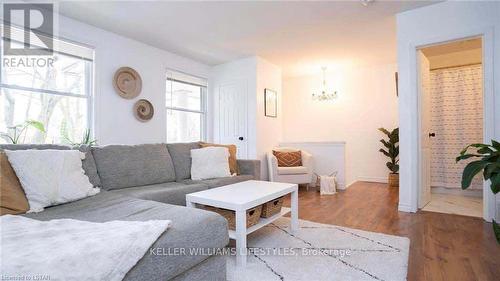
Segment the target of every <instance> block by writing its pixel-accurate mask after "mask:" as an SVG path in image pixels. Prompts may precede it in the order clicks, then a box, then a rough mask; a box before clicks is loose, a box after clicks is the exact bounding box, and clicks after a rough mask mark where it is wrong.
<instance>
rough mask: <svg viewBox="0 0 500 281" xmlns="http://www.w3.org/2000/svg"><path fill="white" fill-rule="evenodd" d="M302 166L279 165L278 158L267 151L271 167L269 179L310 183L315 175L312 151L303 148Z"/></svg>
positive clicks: (282, 149)
mask: <svg viewBox="0 0 500 281" xmlns="http://www.w3.org/2000/svg"><path fill="white" fill-rule="evenodd" d="M274 150H275V151H283V152H288V151H297V150H299V149H296V148H291V147H277V148H275V149H274ZM301 157H302V166H298V167H278V159H276V156H274V155H273V152H272V151H270V152H268V153H267V167H268V169H269V180H270V181H273V182H287V183H296V184H307V189H309V184H310V183H311V182H312V177H313V166H314V165H313V164H314V162H313V157H312V155H311V154H310V153H307V152H305V151H303V150H301Z"/></svg>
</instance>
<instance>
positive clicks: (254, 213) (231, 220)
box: [205, 205, 262, 230]
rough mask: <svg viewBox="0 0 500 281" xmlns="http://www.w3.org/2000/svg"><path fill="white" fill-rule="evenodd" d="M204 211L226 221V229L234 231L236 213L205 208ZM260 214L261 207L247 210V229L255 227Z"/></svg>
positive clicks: (210, 207) (215, 208)
mask: <svg viewBox="0 0 500 281" xmlns="http://www.w3.org/2000/svg"><path fill="white" fill-rule="evenodd" d="M205 210H208V211H212V212H216V213H217V214H219V215H221V216H223V217H224V218H226V220H227V225H228V228H229V229H231V230H235V229H236V213H235V212H234V211H231V210H227V209H222V208H217V207H212V206H205ZM261 212H262V205H260V206H257V207H253V208H251V209H248V210H247V228H249V227H251V226H253V225H256V224H257V223H258V222H259V219H260V214H261Z"/></svg>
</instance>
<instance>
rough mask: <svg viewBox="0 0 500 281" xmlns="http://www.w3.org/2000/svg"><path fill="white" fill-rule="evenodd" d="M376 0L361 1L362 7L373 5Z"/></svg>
mask: <svg viewBox="0 0 500 281" xmlns="http://www.w3.org/2000/svg"><path fill="white" fill-rule="evenodd" d="M374 1H375V0H360V2H361V5H363V6H365V7H368V5H370V4H371V3H373V2H374Z"/></svg>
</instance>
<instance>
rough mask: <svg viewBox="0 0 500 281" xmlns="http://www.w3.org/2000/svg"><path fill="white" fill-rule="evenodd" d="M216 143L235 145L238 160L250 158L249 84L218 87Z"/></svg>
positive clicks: (242, 83)
mask: <svg viewBox="0 0 500 281" xmlns="http://www.w3.org/2000/svg"><path fill="white" fill-rule="evenodd" d="M217 92H218V101H217V102H216V103H217V106H216V111H217V113H216V116H217V117H216V121H215V126H216V127H217V128H216V130H217V133H216V135H215V137H216V141H217V142H218V143H222V144H235V145H236V146H237V147H238V158H243V159H245V158H248V140H247V118H248V117H247V116H248V115H247V83H246V82H245V81H244V80H239V81H234V82H231V83H225V84H223V85H219V86H218V87H217Z"/></svg>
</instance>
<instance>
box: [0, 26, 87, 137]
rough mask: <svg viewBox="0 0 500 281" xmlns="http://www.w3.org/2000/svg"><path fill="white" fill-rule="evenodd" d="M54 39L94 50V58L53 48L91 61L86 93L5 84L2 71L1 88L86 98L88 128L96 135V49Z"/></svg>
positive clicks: (3, 42) (56, 38)
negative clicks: (79, 93) (78, 93)
mask: <svg viewBox="0 0 500 281" xmlns="http://www.w3.org/2000/svg"><path fill="white" fill-rule="evenodd" d="M0 28H3V26H2V25H0ZM11 28H12V29H13V30H14V29H20V28H19V27H16V26H11ZM5 40H10V39H8V38H5V37H3V34H2V36H1V37H0V41H1V44H0V48H3V44H5ZM53 40H57V41H60V42H63V43H66V44H71V45H75V46H77V47H82V48H87V49H89V50H91V51H92V59H87V58H83V57H80V56H75V55H72V54H69V53H64V52H59V51H56V50H53V52H54V53H59V54H61V55H64V56H69V57H74V58H77V59H81V60H85V61H88V62H90V64H85V76H86V77H88V79H87V80H86V85H85V86H86V89H87V91H86V93H85V94H84V95H77V94H73V93H69V92H63V91H57V90H48V89H38V88H31V87H24V86H19V85H12V84H5V83H3V81H2V75H1V73H0V89H1V88H6V89H12V90H20V91H27V92H32V93H38V94H42V95H43V94H49V95H59V96H66V97H76V98H84V99H86V101H87V129H89V130H90V135H91V136H92V137H95V131H94V127H95V126H94V86H95V85H94V75H95V59H94V58H95V49H94V48H93V47H90V46H88V45H85V44H81V43H76V42H74V41H71V40H67V39H64V38H60V37H54V38H53ZM2 56H3V55H2Z"/></svg>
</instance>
